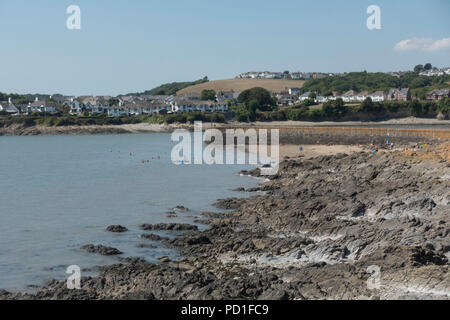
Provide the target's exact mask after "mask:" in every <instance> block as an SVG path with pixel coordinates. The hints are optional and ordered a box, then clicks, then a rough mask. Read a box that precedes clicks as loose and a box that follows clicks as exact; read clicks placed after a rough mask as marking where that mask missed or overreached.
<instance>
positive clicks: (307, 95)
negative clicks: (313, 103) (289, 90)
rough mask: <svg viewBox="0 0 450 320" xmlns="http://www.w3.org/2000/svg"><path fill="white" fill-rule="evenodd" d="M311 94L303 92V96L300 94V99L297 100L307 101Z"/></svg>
mask: <svg viewBox="0 0 450 320" xmlns="http://www.w3.org/2000/svg"><path fill="white" fill-rule="evenodd" d="M310 94H311V92H309V91H308V92H305V93H304V94H302V95H301V96H300V97H298V100H300V101H302V102H303V101H305V100H308V99H309V95H310Z"/></svg>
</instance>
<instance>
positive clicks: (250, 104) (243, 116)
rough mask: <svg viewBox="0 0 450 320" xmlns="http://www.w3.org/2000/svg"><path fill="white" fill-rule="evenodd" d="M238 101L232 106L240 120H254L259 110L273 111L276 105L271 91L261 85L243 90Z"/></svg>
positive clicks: (234, 113) (234, 114)
mask: <svg viewBox="0 0 450 320" xmlns="http://www.w3.org/2000/svg"><path fill="white" fill-rule="evenodd" d="M238 102H239V105H234V106H232V107H231V109H232V112H233V116H234V117H235V119H236V120H238V121H254V120H255V119H256V112H257V111H271V110H273V109H274V108H275V106H276V100H275V99H274V98H273V97H271V96H270V92H269V91H267V90H266V89H264V88H261V87H255V88H251V89H247V90H244V91H242V92H241V94H240V95H239V97H238Z"/></svg>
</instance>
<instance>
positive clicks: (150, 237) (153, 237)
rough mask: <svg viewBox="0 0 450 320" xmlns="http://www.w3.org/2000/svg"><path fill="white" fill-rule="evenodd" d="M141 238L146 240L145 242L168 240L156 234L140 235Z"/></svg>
mask: <svg viewBox="0 0 450 320" xmlns="http://www.w3.org/2000/svg"><path fill="white" fill-rule="evenodd" d="M141 238H144V239H147V240H152V241H161V240H168V239H169V238H167V237H161V236H159V235H157V234H154V233H146V234H141Z"/></svg>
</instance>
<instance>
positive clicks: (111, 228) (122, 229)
mask: <svg viewBox="0 0 450 320" xmlns="http://www.w3.org/2000/svg"><path fill="white" fill-rule="evenodd" d="M106 231H108V232H117V233H121V232H127V231H128V229H127V228H126V227H123V226H121V225H112V226H109V227H107V228H106Z"/></svg>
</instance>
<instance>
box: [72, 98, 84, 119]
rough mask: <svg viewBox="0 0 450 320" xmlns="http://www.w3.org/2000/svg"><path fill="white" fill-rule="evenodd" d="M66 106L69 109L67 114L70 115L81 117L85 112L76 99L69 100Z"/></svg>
mask: <svg viewBox="0 0 450 320" xmlns="http://www.w3.org/2000/svg"><path fill="white" fill-rule="evenodd" d="M67 105H68V106H69V108H70V110H69V113H70V114H71V115H77V116H81V115H82V114H83V112H84V111H86V110H85V109H84V108H83V105H82V104H81V103H80V101H78V100H76V99H71V101H69V102H68V104H67Z"/></svg>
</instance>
